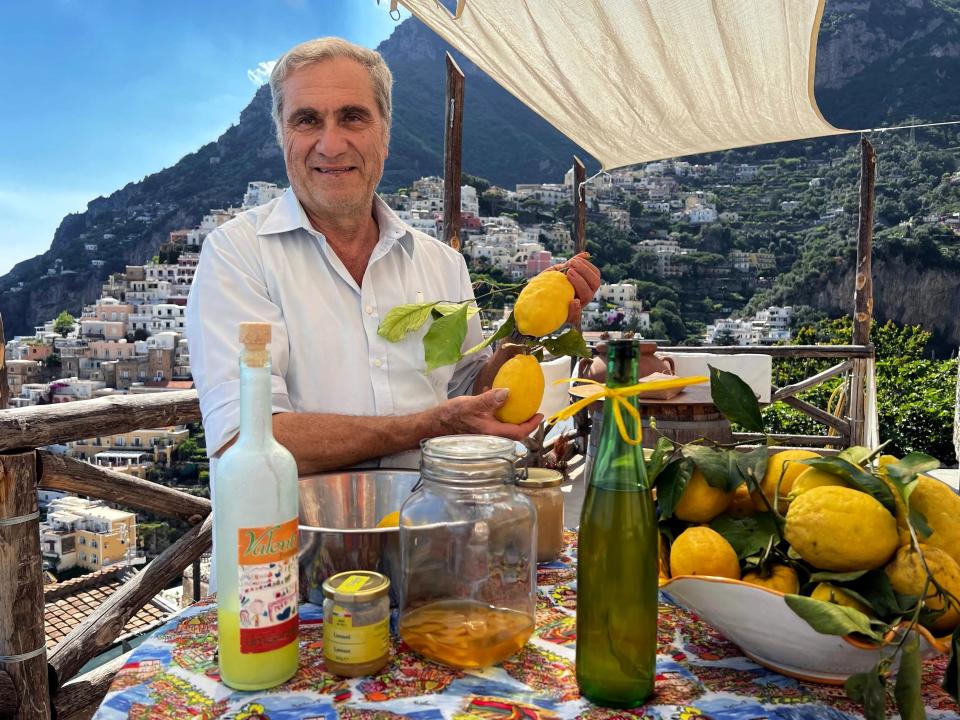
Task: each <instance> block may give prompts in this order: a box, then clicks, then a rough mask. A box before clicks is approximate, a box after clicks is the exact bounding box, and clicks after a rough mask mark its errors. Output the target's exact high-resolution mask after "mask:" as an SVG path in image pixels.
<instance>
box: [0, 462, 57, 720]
mask: <svg viewBox="0 0 960 720" xmlns="http://www.w3.org/2000/svg"><path fill="white" fill-rule="evenodd" d="M0 579H2V581H0V655H2V656H4V657H7V658H14V659H12V660H10V661H7V662H4V661H3V660H0V671H5V672H6V673H7V674H8V675H9V676H10V678H11V679H12V680H13V686H14V687H15V688H16V694H17V698H18V701H19V711H18V713H17V717H18V718H21V720H27V719H28V718H30V719H31V720H33V719H34V718H44V719H46V718H49V717H50V683H49V680H48V679H47V678H48V675H47V640H46V637H45V636H44V633H43V566H42V556H41V554H40V519H39V508H38V506H37V457H36V453H34V452H25V453H19V454H16V455H0Z"/></svg>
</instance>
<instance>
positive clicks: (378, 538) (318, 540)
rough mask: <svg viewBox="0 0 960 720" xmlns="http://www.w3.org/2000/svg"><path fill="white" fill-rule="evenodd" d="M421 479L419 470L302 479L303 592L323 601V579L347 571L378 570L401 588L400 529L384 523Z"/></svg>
mask: <svg viewBox="0 0 960 720" xmlns="http://www.w3.org/2000/svg"><path fill="white" fill-rule="evenodd" d="M419 479H420V473H419V472H418V471H416V470H357V471H352V472H351V471H345V472H338V473H321V474H317V475H304V476H302V477H301V478H300V484H299V487H300V595H301V597H302V598H303V599H305V600H309V601H310V602H313V603H318V604H322V603H323V592H322V589H321V587H322V585H323V581H324V580H325V579H326V578H328V577H329V576H331V575H334V574H336V573H338V572H343V571H345V570H376V571H377V572H381V573H383V574H384V575H386V576H387V577H389V578H390V584H391V585H390V596H391V600H392V601H395V599H396V594H395V592H396V590H397V589H399V587H400V532H399V529H398V528H396V527H391V528H378V527H376V525H377V523H378V522H379V521H380V520H381V519H382V518H383V517H384V516H385V515H389V514H390V513H392V512H395V511H397V510H399V509H400V506H401V505H403V502H404V500H406V499H407V497H408V496H409V495H410V492H411V490H412V489H413V487H414V486H415V485H416V483H417V481H418V480H419Z"/></svg>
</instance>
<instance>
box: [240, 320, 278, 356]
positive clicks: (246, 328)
mask: <svg viewBox="0 0 960 720" xmlns="http://www.w3.org/2000/svg"><path fill="white" fill-rule="evenodd" d="M270 330H271V328H270V323H265V322H242V323H240V344H241V345H243V357H244V362H245V363H246V365H247V366H248V367H263V366H265V365H266V364H267V362H268V354H267V345H269V344H270Z"/></svg>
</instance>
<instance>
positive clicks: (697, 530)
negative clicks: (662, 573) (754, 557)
mask: <svg viewBox="0 0 960 720" xmlns="http://www.w3.org/2000/svg"><path fill="white" fill-rule="evenodd" d="M677 575H712V576H716V577H725V578H731V579H733V580H739V579H740V562H739V561H738V560H737V553H736V552H735V551H734V549H733V546H732V545H731V544H730V543H728V542H727V541H726V539H725V538H724V537H723V535H721V534H720V533H718V532H716V531H715V530H711V529H710V528H708V527H704V526H702V525H701V526H697V527H691V528H687V529H686V530H684V531H683V532H682V533H680V535H678V536H677V539H676V540H674V541H673V546H672V547H671V548H670V576H671V577H676V576H677Z"/></svg>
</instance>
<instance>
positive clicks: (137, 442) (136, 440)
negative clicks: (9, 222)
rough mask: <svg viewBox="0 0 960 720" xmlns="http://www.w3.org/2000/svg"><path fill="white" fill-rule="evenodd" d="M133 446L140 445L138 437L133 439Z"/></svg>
mask: <svg viewBox="0 0 960 720" xmlns="http://www.w3.org/2000/svg"><path fill="white" fill-rule="evenodd" d="M133 446H134V447H140V438H138V437H135V438H134V439H133Z"/></svg>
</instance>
